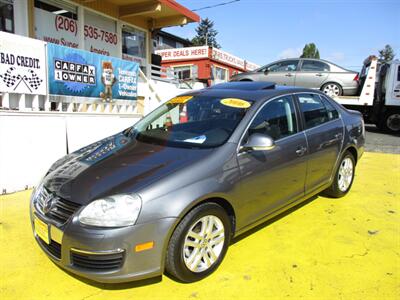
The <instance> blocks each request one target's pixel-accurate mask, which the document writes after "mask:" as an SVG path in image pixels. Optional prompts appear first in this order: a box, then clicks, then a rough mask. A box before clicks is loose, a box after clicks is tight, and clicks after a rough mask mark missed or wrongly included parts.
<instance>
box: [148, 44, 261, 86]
mask: <svg viewBox="0 0 400 300" xmlns="http://www.w3.org/2000/svg"><path fill="white" fill-rule="evenodd" d="M155 53H156V54H158V55H160V56H161V57H162V62H161V64H162V66H163V67H165V68H170V69H172V70H173V74H174V75H175V76H177V77H178V78H179V79H182V80H195V81H200V82H203V83H205V84H207V85H208V86H209V85H212V84H215V83H220V82H226V81H228V80H229V79H230V77H232V76H233V75H235V74H238V73H241V72H246V71H252V70H255V69H257V68H258V67H259V66H258V65H257V64H255V63H252V62H249V61H246V60H244V59H242V58H240V57H237V56H235V55H232V54H230V53H228V52H226V51H222V50H220V49H217V48H213V47H209V46H200V47H187V48H175V49H164V50H157V51H155Z"/></svg>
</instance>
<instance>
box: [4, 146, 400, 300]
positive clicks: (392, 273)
mask: <svg viewBox="0 0 400 300" xmlns="http://www.w3.org/2000/svg"><path fill="white" fill-rule="evenodd" d="M29 196H30V191H25V192H21V193H16V194H11V195H6V196H1V197H0V208H1V210H0V253H1V254H0V255H1V274H0V298H1V299H71V300H72V299H282V298H285V299H287V298H289V299H290V298H292V299H300V298H302V299H363V300H364V299H385V300H386V299H399V295H400V155H395V154H382V153H365V154H364V156H363V158H362V159H361V161H360V162H359V165H358V166H357V172H356V178H355V182H354V185H353V188H352V190H351V191H350V193H349V194H348V195H347V196H346V197H344V198H341V199H330V198H325V197H321V196H318V197H315V198H314V199H311V200H309V201H307V202H306V203H305V204H303V205H301V207H297V208H295V209H293V210H291V211H290V212H288V213H286V214H284V215H282V216H280V217H278V218H275V219H274V220H272V221H270V222H268V223H266V224H263V225H262V226H259V227H257V228H256V229H255V230H253V231H252V232H250V233H249V234H246V235H244V236H242V237H240V238H239V239H236V241H235V242H234V243H233V244H232V245H231V247H230V248H229V250H228V253H227V256H226V258H225V260H224V261H223V263H222V265H221V266H220V268H219V269H218V270H217V271H216V272H215V273H214V274H212V275H211V276H209V277H208V278H206V279H204V280H202V281H200V282H197V283H192V284H182V283H178V282H176V281H174V280H172V279H170V278H169V277H167V276H162V278H161V277H160V278H156V279H154V280H146V281H140V282H133V283H128V284H114V285H105V284H96V283H93V282H89V281H86V280H83V279H81V278H77V277H74V276H73V275H70V274H68V273H66V272H65V271H63V270H61V269H60V268H58V267H57V266H56V265H55V264H53V263H52V262H51V261H50V260H49V259H48V258H47V257H46V255H45V254H44V253H43V252H42V250H41V249H40V248H39V246H38V245H37V244H36V242H35V241H34V238H33V236H32V232H31V226H30V223H29V211H28V210H29Z"/></svg>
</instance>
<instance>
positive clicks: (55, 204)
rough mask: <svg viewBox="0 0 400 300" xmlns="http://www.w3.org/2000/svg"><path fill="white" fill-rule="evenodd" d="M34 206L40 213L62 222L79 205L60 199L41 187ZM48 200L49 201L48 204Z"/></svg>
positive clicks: (65, 220)
mask: <svg viewBox="0 0 400 300" xmlns="http://www.w3.org/2000/svg"><path fill="white" fill-rule="evenodd" d="M35 201H36V202H35V203H36V208H37V210H38V211H39V213H41V214H42V215H44V216H46V217H47V218H49V219H52V220H54V221H55V222H56V223H58V224H64V223H65V222H67V221H68V219H69V218H70V217H71V216H72V214H74V213H75V212H76V211H77V210H78V209H79V208H80V207H81V205H79V204H77V203H74V202H71V201H68V200H65V199H62V198H60V197H58V196H55V195H54V194H52V193H50V192H49V191H48V190H47V189H46V188H44V187H43V188H42V190H41V191H40V192H39V194H38V196H37V198H36V200H35ZM49 201H51V203H50V204H49Z"/></svg>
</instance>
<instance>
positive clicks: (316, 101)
mask: <svg viewBox="0 0 400 300" xmlns="http://www.w3.org/2000/svg"><path fill="white" fill-rule="evenodd" d="M298 98H299V102H300V109H301V111H302V112H303V114H304V119H305V122H306V128H307V129H309V128H312V127H315V126H318V125H321V124H323V123H325V122H328V121H329V120H330V119H329V115H328V111H327V109H326V107H325V106H324V104H323V103H322V100H321V98H320V97H319V96H318V95H316V94H300V95H298Z"/></svg>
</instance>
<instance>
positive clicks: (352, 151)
mask: <svg viewBox="0 0 400 300" xmlns="http://www.w3.org/2000/svg"><path fill="white" fill-rule="evenodd" d="M346 151H348V152H350V153H351V155H353V157H354V162H355V164H356V165H357V161H358V151H357V149H356V147H355V146H353V145H350V146H348V147H347V148H346V149H345V150H344V152H346ZM344 152H343V153H344Z"/></svg>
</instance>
